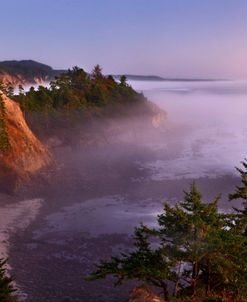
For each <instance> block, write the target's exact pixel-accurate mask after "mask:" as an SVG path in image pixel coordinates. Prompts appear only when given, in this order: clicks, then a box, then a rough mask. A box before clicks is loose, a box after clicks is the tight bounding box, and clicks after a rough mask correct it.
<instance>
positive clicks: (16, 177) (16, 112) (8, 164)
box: [0, 93, 51, 189]
mask: <svg viewBox="0 0 247 302" xmlns="http://www.w3.org/2000/svg"><path fill="white" fill-rule="evenodd" d="M0 121H1V125H0V179H1V189H8V188H9V187H10V186H11V187H12V186H15V185H16V183H17V182H19V181H20V180H24V179H27V178H28V176H30V175H31V174H33V173H35V172H37V171H39V170H40V169H41V168H44V167H45V166H47V165H48V164H49V163H50V161H51V157H50V155H49V152H48V150H47V149H46V148H45V147H44V146H43V145H42V143H41V142H40V141H39V140H38V139H37V138H36V137H35V135H34V134H33V133H32V131H31V130H30V129H29V127H28V126H27V124H26V121H25V119H24V116H23V114H22V111H21V109H20V107H19V105H18V104H17V103H16V102H14V101H12V100H11V99H10V98H8V97H6V96H5V95H4V94H2V93H1V118H0Z"/></svg>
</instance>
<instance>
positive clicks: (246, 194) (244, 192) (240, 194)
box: [229, 159, 247, 216]
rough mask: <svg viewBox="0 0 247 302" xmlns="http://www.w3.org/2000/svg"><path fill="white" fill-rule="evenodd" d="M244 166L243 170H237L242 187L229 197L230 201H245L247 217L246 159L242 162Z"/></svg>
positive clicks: (238, 187)
mask: <svg viewBox="0 0 247 302" xmlns="http://www.w3.org/2000/svg"><path fill="white" fill-rule="evenodd" d="M242 166H243V167H242V169H241V168H236V169H237V171H238V172H239V174H240V177H241V182H242V186H237V187H236V190H235V192H234V193H233V194H230V195H229V199H230V200H235V199H243V200H244V202H243V204H244V211H243V213H244V214H245V216H247V160H246V159H245V160H244V161H243V162H242Z"/></svg>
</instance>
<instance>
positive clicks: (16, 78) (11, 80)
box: [0, 72, 51, 87]
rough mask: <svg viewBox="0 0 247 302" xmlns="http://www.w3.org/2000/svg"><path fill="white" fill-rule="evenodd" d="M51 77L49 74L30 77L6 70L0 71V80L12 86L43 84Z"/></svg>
mask: <svg viewBox="0 0 247 302" xmlns="http://www.w3.org/2000/svg"><path fill="white" fill-rule="evenodd" d="M50 80H51V78H50V77H49V76H44V77H41V76H36V77H32V78H26V77H24V76H23V75H21V74H15V75H13V74H9V73H6V72H0V82H2V83H3V84H5V85H8V84H10V85H12V86H13V87H18V86H19V85H22V86H25V85H35V84H36V85H44V84H45V83H47V82H49V81H50Z"/></svg>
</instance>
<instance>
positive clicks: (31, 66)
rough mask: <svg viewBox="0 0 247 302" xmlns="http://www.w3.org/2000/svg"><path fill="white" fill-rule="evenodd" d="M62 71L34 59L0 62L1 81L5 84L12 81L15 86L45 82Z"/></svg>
mask: <svg viewBox="0 0 247 302" xmlns="http://www.w3.org/2000/svg"><path fill="white" fill-rule="evenodd" d="M61 72H62V71H61V70H54V69H52V68H51V67H50V66H48V65H45V64H42V63H39V62H35V61H33V60H22V61H15V60H13V61H2V62H0V81H2V82H3V83H5V84H7V83H11V84H12V85H13V86H18V85H26V84H43V83H44V82H47V81H51V80H52V79H53V78H54V77H55V76H56V75H58V74H60V73H61Z"/></svg>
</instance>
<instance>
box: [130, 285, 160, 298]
mask: <svg viewBox="0 0 247 302" xmlns="http://www.w3.org/2000/svg"><path fill="white" fill-rule="evenodd" d="M128 302H165V301H164V300H163V299H162V298H161V297H159V296H158V295H156V294H154V293H153V292H151V291H150V290H149V289H148V288H146V287H144V286H142V287H135V288H134V289H133V290H132V292H131V293H130V297H129V300H128Z"/></svg>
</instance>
